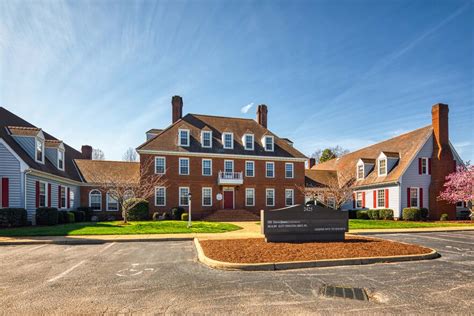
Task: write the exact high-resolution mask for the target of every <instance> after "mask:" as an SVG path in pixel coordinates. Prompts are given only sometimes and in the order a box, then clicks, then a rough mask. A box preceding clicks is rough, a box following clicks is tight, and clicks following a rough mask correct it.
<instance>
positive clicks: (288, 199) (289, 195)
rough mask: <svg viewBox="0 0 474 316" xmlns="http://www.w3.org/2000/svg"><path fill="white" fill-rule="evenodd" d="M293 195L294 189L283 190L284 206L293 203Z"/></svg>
mask: <svg viewBox="0 0 474 316" xmlns="http://www.w3.org/2000/svg"><path fill="white" fill-rule="evenodd" d="M293 195H294V191H293V190H292V189H286V190H285V205H286V206H291V205H293V204H294V201H293Z"/></svg>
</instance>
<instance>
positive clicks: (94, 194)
mask: <svg viewBox="0 0 474 316" xmlns="http://www.w3.org/2000/svg"><path fill="white" fill-rule="evenodd" d="M89 207H90V208H91V209H93V210H94V211H101V210H102V193H101V192H100V191H99V190H92V191H90V192H89Z"/></svg>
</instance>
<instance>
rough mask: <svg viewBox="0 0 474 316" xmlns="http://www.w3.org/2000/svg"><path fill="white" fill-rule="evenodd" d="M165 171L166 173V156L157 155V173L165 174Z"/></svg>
mask: <svg viewBox="0 0 474 316" xmlns="http://www.w3.org/2000/svg"><path fill="white" fill-rule="evenodd" d="M165 173H166V158H165V157H155V174H165Z"/></svg>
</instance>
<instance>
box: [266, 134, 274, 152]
mask: <svg viewBox="0 0 474 316" xmlns="http://www.w3.org/2000/svg"><path fill="white" fill-rule="evenodd" d="M263 146H264V148H265V151H273V150H274V149H275V140H274V138H273V136H264V137H263Z"/></svg>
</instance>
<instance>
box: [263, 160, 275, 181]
mask: <svg viewBox="0 0 474 316" xmlns="http://www.w3.org/2000/svg"><path fill="white" fill-rule="evenodd" d="M270 165H271V166H272V176H271V177H269V176H268V166H270ZM265 178H269V179H273V178H275V162H274V161H266V162H265Z"/></svg>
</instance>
